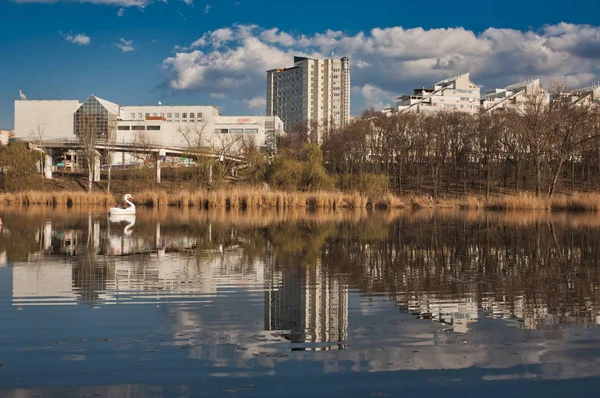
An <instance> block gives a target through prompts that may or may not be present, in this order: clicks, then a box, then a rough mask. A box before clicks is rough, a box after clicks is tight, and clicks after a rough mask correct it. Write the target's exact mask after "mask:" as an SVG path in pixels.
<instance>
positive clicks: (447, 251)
mask: <svg viewBox="0 0 600 398" xmlns="http://www.w3.org/2000/svg"><path fill="white" fill-rule="evenodd" d="M2 218H3V220H4V229H3V230H2V232H1V235H0V267H5V268H4V269H1V268H0V283H2V285H1V286H6V287H9V286H10V285H12V287H11V289H9V290H10V292H9V293H7V292H4V293H2V294H0V306H1V307H0V309H1V310H2V311H9V309H10V312H5V314H10V316H7V319H4V320H3V322H4V321H6V322H8V324H9V325H12V326H11V327H9V328H8V329H1V328H0V339H2V340H3V341H5V342H8V343H7V345H6V344H5V346H7V347H11V344H13V346H12V347H13V348H12V349H0V360H2V358H3V353H4V355H7V356H9V357H10V355H9V354H7V353H10V352H13V354H12V359H13V361H14V362H15V363H20V360H21V359H20V358H23V361H25V360H32V358H35V357H34V356H31V355H34V353H29V351H30V350H29V348H31V347H29V346H34V347H33V348H31V350H32V351H35V350H40V352H42V351H44V350H45V351H44V352H45V354H44V355H50V354H48V353H50V352H53V351H52V350H53V349H56V348H58V346H62V347H63V351H64V352H62V354H65V353H66V356H67V357H68V358H70V360H71V362H72V361H76V360H77V361H83V362H86V363H90V361H91V358H93V357H94V356H93V355H92V353H93V350H92V346H93V345H91V343H90V342H91V341H92V340H93V339H92V338H90V337H89V336H88V335H87V334H90V333H91V334H92V335H94V338H95V339H97V340H98V339H101V338H102V337H101V336H96V335H95V334H97V333H105V332H106V333H110V334H112V335H113V337H112V338H111V339H112V340H115V341H117V340H118V341H119V342H120V343H119V344H118V346H115V347H111V348H110V349H107V351H106V353H105V355H106V356H108V357H112V358H114V359H115V360H117V359H119V358H120V359H123V360H125V361H126V360H128V359H129V360H135V361H136V364H137V365H136V366H140V371H141V370H142V369H144V368H143V367H141V366H142V365H140V364H139V363H143V362H144V361H149V360H151V358H152V357H161V356H164V357H162V358H163V359H164V360H165V362H164V363H165V364H172V363H174V362H173V361H175V362H177V361H181V360H182V359H181V358H179V357H178V356H177V354H179V352H181V351H182V350H185V353H186V356H185V358H187V359H193V360H196V361H198V360H199V361H203V362H204V363H205V364H206V365H205V366H206V367H207V369H209V370H208V371H207V372H208V373H207V376H213V377H218V376H236V377H252V376H259V375H262V376H271V377H276V376H277V375H281V374H283V375H285V374H286V371H287V369H288V368H287V367H286V366H285V364H286V363H292V362H294V363H308V364H310V363H320V364H321V365H320V366H319V368H318V369H319V371H321V372H322V371H325V372H327V373H330V372H333V373H340V374H344V373H346V372H351V373H357V372H359V373H361V372H365V371H369V372H379V371H402V370H417V369H429V370H433V369H445V370H461V369H463V370H464V369H471V372H475V370H474V369H479V372H481V374H478V376H477V378H478V380H480V381H481V380H483V381H492V380H512V379H532V378H533V379H570V378H580V377H598V376H600V365H599V364H600V344H599V343H600V341H598V340H597V336H598V332H599V331H600V329H599V328H598V327H597V325H599V324H600V302H599V298H600V293H599V288H600V274H599V269H600V267H599V264H598V262H599V261H600V260H599V259H600V243H599V242H598V239H597V236H598V232H599V230H600V218H597V217H596V216H589V215H585V216H583V215H581V216H577V215H570V216H568V217H567V216H565V215H555V214H546V213H544V214H533V213H527V214H516V215H515V214H500V213H465V212H416V213H414V212H412V213H411V212H401V213H397V214H394V213H388V212H385V213H379V212H373V213H367V212H364V211H359V212H330V213H328V212H322V213H310V212H298V213H294V212H292V213H281V212H276V211H260V212H236V213H227V212H223V211H217V210H215V211H210V212H201V211H198V210H197V209H196V210H193V209H185V210H166V209H160V210H153V211H147V210H143V209H140V211H139V212H138V214H137V216H118V217H111V218H108V217H107V216H106V215H104V214H94V213H89V214H88V213H82V212H77V211H72V212H65V211H62V212H61V211H49V210H35V209H34V210H27V211H21V212H11V213H7V214H6V215H3V216H2ZM7 283H8V284H9V285H7ZM109 304H113V305H115V306H111V307H105V306H106V305H109ZM67 305H70V306H75V307H76V308H80V309H69V308H73V307H64V306H67ZM42 306H43V307H42ZM38 308H39V311H42V308H48V309H53V310H52V311H54V312H53V314H54V315H53V316H57V317H59V318H60V320H61V322H62V323H61V325H62V326H61V328H64V330H65V331H63V332H61V333H64V334H65V336H70V337H69V338H72V339H74V335H73V334H72V333H73V332H72V330H73V328H74V329H76V330H79V329H81V328H82V327H83V328H85V327H88V325H87V324H86V322H90V323H89V327H90V328H92V325H93V327H94V329H93V330H88V329H85V332H84V329H81V333H82V334H83V335H80V336H78V337H77V338H78V339H79V340H76V339H75V340H72V341H70V342H69V343H64V344H63V343H62V342H59V343H58V344H53V342H52V341H51V340H50V341H47V342H45V343H39V344H47V346H42V347H35V345H36V344H38V341H39V340H40V339H43V338H45V337H46V336H47V335H45V334H42V335H39V334H36V333H34V332H33V331H30V333H29V334H27V333H25V334H24V336H23V337H20V338H16V337H15V334H18V333H19V330H20V329H19V328H21V327H24V326H20V325H27V324H30V325H32V329H31V330H35V327H37V328H38V329H39V328H40V327H45V325H44V324H37V322H43V321H42V320H38V318H36V317H39V316H40V312H39V311H38ZM61 308H62V309H61ZM108 308H114V310H111V311H113V312H110V314H111V315H110V318H109V319H110V321H109V324H112V325H113V326H112V329H111V328H110V326H108V325H107V324H105V323H98V324H95V323H94V322H95V321H94V319H95V318H94V315H91V314H93V313H94V312H93V311H96V310H102V309H105V310H108ZM56 311H58V312H56ZM82 311H83V312H82ZM46 314H47V312H46ZM95 314H102V312H100V313H98V312H96V313H95ZM46 316H47V315H46ZM89 317H92V318H89ZM115 319H118V320H119V321H118V322H119V323H118V325H115V324H114V322H116V321H115ZM11 322H12V323H11ZM23 322H24V323H23ZM97 322H100V320H97ZM111 322H112V323H111ZM131 322H133V323H131ZM129 323H131V325H130V326H127V325H129ZM82 325H85V326H82ZM60 330H63V329H60ZM67 330H71V331H70V332H67ZM131 331H136V332H138V333H139V334H144V333H146V334H145V335H144V336H143V337H139V335H138V337H129V336H131V335H132V334H134V335H135V333H133V332H131ZM56 333H59V332H56ZM59 334H60V333H59ZM27 336H29V339H28V337H27ZM65 338H66V337H65ZM51 339H54V340H57V341H60V340H61V339H62V337H61V336H60V335H55V336H54V337H51ZM99 341H103V340H99ZM136 341H137V343H136ZM140 342H145V344H147V346H146V347H145V348H144V350H143V351H139V350H138V351H135V348H134V347H135V345H136V344H138V343H140ZM48 347H49V348H48ZM64 347H68V348H64ZM124 347H127V350H125V348H124ZM25 348H27V349H28V350H27V351H26V352H22V351H18V352H19V354H18V355H17V354H15V353H14V351H17V350H23V349H25ZM94 349H95V348H94ZM3 350H4V351H3ZM11 350H12V351H11ZM90 350H91V351H92V353H90ZM124 350H125V351H124ZM172 350H179V351H172ZM314 351H335V353H334V352H331V353H323V354H322V355H328V356H317V353H315V352H314ZM132 352H133V353H132ZM151 354H153V355H151ZM28 355H29V356H28ZM38 355H42V354H39V353H38ZM56 355H57V354H53V355H50V357H49V358H48V360H50V361H52V360H54V361H56V360H58V359H56V358H59V357H57V356H56ZM63 357H64V355H62V356H60V358H63ZM178 358H179V359H178ZM139 361H141V362H139ZM169 361H170V362H169ZM91 363H92V364H95V362H91ZM126 365H127V364H125V363H124V364H123V365H118V364H117V365H112V366H115V367H116V368H117V369H118V368H119V366H126ZM98 366H100V365H98ZM164 366H166V365H164ZM522 366H526V368H522ZM7 368H8V367H7ZM7 368H1V369H0V370H1V371H2V372H5V371H6V369H7ZM501 369H506V372H503V371H500V370H501ZM57 371H58V370H57ZM304 371H305V372H306V373H307V374H308V375H310V374H311V371H312V370H311V368H304ZM13 372H17V373H14V374H13V375H16V374H18V371H17V370H15V369H14V368H13ZM498 372H500V373H498ZM475 373H477V372H475ZM469 374H472V373H469ZM0 376H1V373H0ZM185 376H186V372H185V371H181V372H179V373H178V374H177V375H176V376H173V375H172V377H173V378H174V379H177V380H174V381H173V380H171V379H166V381H163V382H160V381H158V382H156V381H155V380H154V378H153V377H154V376H153V377H151V378H150V379H149V380H148V379H144V378H143V377H141V376H140V378H139V379H134V380H135V381H136V382H139V383H142V384H153V383H155V382H156V383H158V384H161V383H162V384H172V383H184V384H186V383H187V382H188V381H189V380H188V379H187V378H186V377H185ZM19 377H20V376H19ZM115 377H116V379H117V381H115ZM178 377H179V378H180V379H178ZM190 377H191V376H190ZM458 377H463V378H464V377H467V376H466V375H465V374H462V373H461V374H459V376H458ZM118 379H119V377H117V376H114V375H113V377H112V378H108V379H106V380H95V381H93V382H92V383H91V384H88V385H100V384H104V383H106V384H115V383H117V382H118ZM131 381H132V379H126V380H122V383H123V384H124V388H125V389H124V390H123V391H125V392H126V393H125V394H124V395H123V396H133V395H140V394H149V391H154V393H156V391H157V390H154V389H153V388H154V387H148V389H147V390H144V391H145V392H144V393H140V392H133V393H132V392H131V389H132V388H133V389H135V388H138V387H135V388H134V386H132V385H131ZM396 382H397V381H396ZM45 383H46V384H47V383H49V382H48V381H47V380H46V381H44V382H42V381H39V382H32V384H33V385H30V384H28V383H27V382H19V381H15V382H14V384H12V386H14V387H15V388H16V387H19V386H20V387H23V386H25V387H28V386H29V387H44V386H46V384H45ZM342 383H343V381H342ZM50 384H51V385H54V384H53V383H50ZM65 384H66V385H60V384H59V385H58V386H55V387H56V388H59V387H66V386H67V385H69V383H68V382H65ZM186 385H187V384H186ZM1 388H2V387H0V389H1ZM89 388H92V387H89ZM139 388H142V387H139ZM144 388H145V387H144ZM186 388H189V386H188V387H186ZM142 390H143V388H142ZM15 391H17V390H12V393H13V394H16V393H15ZM140 391H141V390H140ZM162 391H163V390H160V393H159V394H158V396H162V394H163V392H162ZM243 391H245V390H243V389H242V390H240V391H237V392H238V393H239V392H243ZM221 392H222V391H221ZM27 393H28V394H29V393H31V391H29V390H28V392H27ZM76 393H77V394H80V393H82V392H81V391H80V390H76ZM154 393H153V394H154ZM40 394H41V393H40ZM57 394H58V393H57ZM65 394H66V393H65ZM171 395H177V393H168V394H166V396H171ZM184 395H185V394H184ZM192 395H193V394H192ZM14 396H17V395H14ZM40 396H42V395H40ZM119 396H120V395H119Z"/></svg>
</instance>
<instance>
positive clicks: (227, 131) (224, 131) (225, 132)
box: [215, 129, 229, 134]
mask: <svg viewBox="0 0 600 398" xmlns="http://www.w3.org/2000/svg"><path fill="white" fill-rule="evenodd" d="M215 133H217V134H228V133H229V129H216V130H215Z"/></svg>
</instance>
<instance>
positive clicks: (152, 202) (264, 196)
mask: <svg viewBox="0 0 600 398" xmlns="http://www.w3.org/2000/svg"><path fill="white" fill-rule="evenodd" d="M133 197H134V199H133V201H134V202H135V203H136V204H137V205H138V206H146V207H167V206H176V207H199V208H205V209H212V208H225V209H255V208H256V209H262V208H276V209H292V208H306V209H331V210H336V209H368V208H377V209H465V210H503V211H516V210H545V211H550V210H562V211H596V212H597V211H600V193H577V194H573V195H555V196H553V197H552V198H551V199H548V198H547V197H536V196H535V194H533V193H521V194H515V195H509V194H507V195H501V196H494V197H490V198H485V197H484V196H482V195H465V196H456V197H441V198H436V199H434V198H432V197H431V196H429V195H403V196H396V195H393V194H391V193H387V194H385V195H382V196H380V197H377V198H372V197H367V196H364V195H361V194H360V193H358V192H341V191H315V192H285V191H277V190H263V189H259V188H249V187H248V188H230V189H220V190H214V191H208V190H203V189H200V190H197V191H192V192H190V191H177V192H166V191H163V190H160V189H154V190H143V191H139V192H134V193H133ZM120 200H121V198H120V197H118V198H115V197H114V196H113V195H108V194H105V193H102V192H93V193H86V192H61V191H57V192H39V191H26V192H19V193H3V194H0V204H4V205H17V206H29V205H47V206H67V207H71V206H90V205H92V206H105V207H108V206H112V205H114V204H115V203H116V202H118V201H120Z"/></svg>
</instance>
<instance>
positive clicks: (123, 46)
mask: <svg viewBox="0 0 600 398" xmlns="http://www.w3.org/2000/svg"><path fill="white" fill-rule="evenodd" d="M115 47H117V48H118V49H119V50H121V51H123V52H124V53H128V52H130V51H134V50H135V48H133V40H125V39H124V38H122V37H121V40H119V41H118V42H117V43H115Z"/></svg>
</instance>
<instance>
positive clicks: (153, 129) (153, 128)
mask: <svg viewBox="0 0 600 398" xmlns="http://www.w3.org/2000/svg"><path fill="white" fill-rule="evenodd" d="M117 130H137V131H144V130H148V131H150V130H152V131H157V130H160V126H117Z"/></svg>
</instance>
